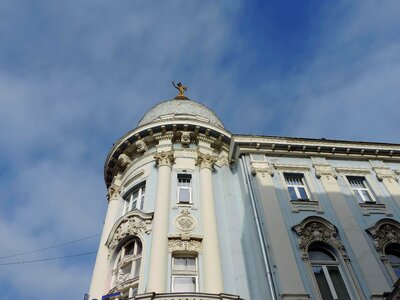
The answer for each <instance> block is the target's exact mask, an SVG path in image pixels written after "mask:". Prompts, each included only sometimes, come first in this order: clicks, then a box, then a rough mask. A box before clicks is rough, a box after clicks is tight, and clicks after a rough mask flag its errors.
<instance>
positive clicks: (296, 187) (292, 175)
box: [283, 173, 311, 201]
mask: <svg viewBox="0 0 400 300" xmlns="http://www.w3.org/2000/svg"><path fill="white" fill-rule="evenodd" d="M283 177H284V180H285V183H286V186H287V190H288V192H289V195H290V200H291V201H311V199H310V193H309V192H308V189H307V185H306V184H305V180H304V174H301V173H283ZM288 178H295V179H300V182H301V184H290V183H289V182H288ZM300 187H302V188H303V189H304V193H305V194H306V196H307V199H304V198H302V197H301V193H300V191H299V188H300ZM289 188H293V189H294V192H295V194H296V197H297V199H292V195H291V193H290V190H289Z"/></svg>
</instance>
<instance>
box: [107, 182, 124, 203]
mask: <svg viewBox="0 0 400 300" xmlns="http://www.w3.org/2000/svg"><path fill="white" fill-rule="evenodd" d="M120 193H121V187H120V186H118V185H116V184H111V185H110V187H109V188H108V190H107V199H108V201H111V200H117V199H118V198H119V195H120Z"/></svg>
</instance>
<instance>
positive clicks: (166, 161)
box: [154, 150, 174, 167]
mask: <svg viewBox="0 0 400 300" xmlns="http://www.w3.org/2000/svg"><path fill="white" fill-rule="evenodd" d="M154 158H155V160H156V162H157V166H158V167H161V166H167V167H171V166H172V164H173V163H174V152H173V151H172V150H171V151H167V152H164V151H162V152H159V153H156V154H154Z"/></svg>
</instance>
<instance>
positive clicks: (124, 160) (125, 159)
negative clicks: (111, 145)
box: [118, 153, 132, 169]
mask: <svg viewBox="0 0 400 300" xmlns="http://www.w3.org/2000/svg"><path fill="white" fill-rule="evenodd" d="M118 163H119V165H120V166H121V168H122V169H125V168H126V167H128V166H129V165H130V164H131V163H132V159H130V158H129V156H128V155H126V154H125V153H122V154H121V155H120V156H118Z"/></svg>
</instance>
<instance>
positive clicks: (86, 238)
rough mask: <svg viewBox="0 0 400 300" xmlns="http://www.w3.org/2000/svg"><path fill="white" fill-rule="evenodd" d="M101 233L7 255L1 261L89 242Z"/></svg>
mask: <svg viewBox="0 0 400 300" xmlns="http://www.w3.org/2000/svg"><path fill="white" fill-rule="evenodd" d="M99 235H100V233H98V234H93V235H89V236H86V237H83V238H80V239H77V240H73V241H69V242H65V243H61V244H57V245H53V246H49V247H45V248H40V249H36V250H31V251H26V252H20V253H16V254H11V255H6V256H0V259H5V258H10V257H16V256H21V255H26V254H31V253H36V252H40V251H44V250H49V249H53V248H58V247H62V246H66V245H69V244H74V243H77V242H81V241H84V240H88V239H91V238H94V237H97V236H99Z"/></svg>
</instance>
